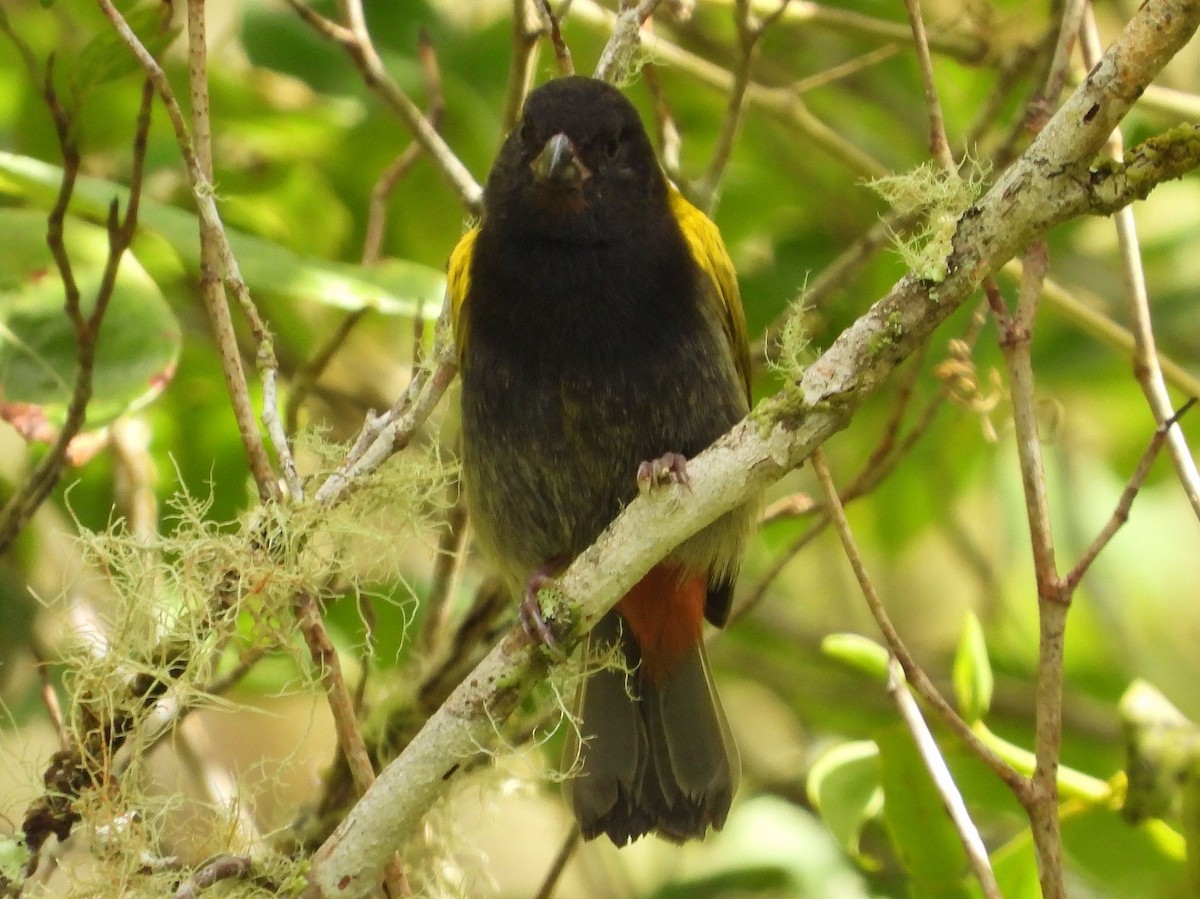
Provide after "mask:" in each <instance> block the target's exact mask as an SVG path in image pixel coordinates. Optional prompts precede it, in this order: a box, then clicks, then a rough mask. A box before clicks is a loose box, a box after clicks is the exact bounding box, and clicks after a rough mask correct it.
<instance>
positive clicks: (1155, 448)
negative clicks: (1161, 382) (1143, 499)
mask: <svg viewBox="0 0 1200 899" xmlns="http://www.w3.org/2000/svg"><path fill="white" fill-rule="evenodd" d="M1196 402H1197V400H1196V397H1192V398H1191V399H1189V400H1188V401H1187V402H1186V403H1184V404H1183V405H1182V406H1181V407H1180V408H1179V411H1178V412H1176V413H1175V414H1173V415H1172V416H1171V417H1170V418H1169V419H1167V421H1165V422H1163V423H1162V424H1161V425H1159V426H1158V428H1156V429H1155V431H1154V436H1153V437H1151V438H1150V445H1149V446H1147V447H1146V451H1145V452H1144V453H1142V458H1141V459H1140V460H1138V464H1137V468H1135V469H1134V472H1133V474H1132V475H1131V476H1130V478H1129V482H1128V483H1127V484H1126V485H1125V489H1124V490H1122V491H1121V497H1120V499H1119V500H1117V507H1116V508H1115V509H1113V513H1112V515H1111V516H1110V517H1109V519H1108V522H1107V523H1106V524H1105V525H1104V527H1103V528H1102V529H1101V530H1100V533H1099V534H1097V535H1096V538H1095V539H1094V540H1093V541H1092V542H1091V544H1090V545H1089V546H1088V548H1087V550H1086V551H1085V552H1084V553H1083V555H1082V556H1080V557H1079V561H1078V562H1076V563H1075V567H1074V568H1072V569H1071V570H1070V571H1069V572H1068V573H1067V576H1066V577H1065V578H1063V586H1064V588H1065V589H1067V590H1071V591H1073V590H1074V589H1075V588H1076V587H1077V586H1079V582H1080V581H1082V580H1083V576H1084V575H1085V574H1087V571H1088V569H1089V568H1090V567H1091V565H1092V563H1093V562H1094V561H1096V557H1097V556H1098V555H1100V552H1101V550H1103V549H1104V547H1106V546H1107V545H1108V542H1109V541H1110V540H1112V538H1113V537H1114V536H1115V535H1116V533H1117V531H1119V530H1120V529H1121V526H1122V525H1124V524H1125V522H1126V521H1128V520H1129V510H1130V509H1131V508H1132V507H1133V501H1134V499H1135V498H1136V497H1137V495H1138V491H1139V490H1141V489H1142V485H1143V484H1145V483H1146V478H1147V477H1148V476H1149V474H1150V466H1151V465H1153V464H1154V460H1155V459H1157V458H1158V454H1159V451H1160V450H1162V447H1163V444H1164V443H1165V442H1166V439H1167V434H1168V433H1169V432H1170V430H1171V428H1173V427H1174V426H1175V424H1176V423H1177V422H1178V421H1179V419H1180V418H1182V417H1183V416H1184V415H1185V414H1186V413H1187V411H1188V410H1189V409H1191V408H1192V406H1194V405H1195V404H1196Z"/></svg>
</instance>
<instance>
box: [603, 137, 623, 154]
mask: <svg viewBox="0 0 1200 899" xmlns="http://www.w3.org/2000/svg"><path fill="white" fill-rule="evenodd" d="M620 152H621V141H620V140H619V139H617V138H615V137H610V138H609V139H608V143H606V144H605V145H604V154H605V155H606V156H607V157H608V158H609V159H616V158H617V154H618V153H620Z"/></svg>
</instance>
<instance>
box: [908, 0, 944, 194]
mask: <svg viewBox="0 0 1200 899" xmlns="http://www.w3.org/2000/svg"><path fill="white" fill-rule="evenodd" d="M904 6H905V8H906V9H907V10H908V21H909V24H910V25H911V26H912V32H913V44H914V46H915V47H916V49H917V62H918V63H919V64H920V66H921V84H922V86H923V87H924V89H925V108H926V112H927V113H928V114H929V152H930V153H931V154H932V155H933V158H934V159H935V160H937V163H938V165H939V166H941V168H942V171H944V172H953V171H955V169H956V166H955V164H954V157H953V156H951V155H950V142H949V141H948V140H947V139H946V120H945V118H944V117H943V116H942V104H941V102H940V101H939V100H938V92H937V82H936V81H935V80H934V77H933V57H932V56H931V55H930V53H929V38H928V36H927V35H926V34H925V20H924V19H923V18H921V3H920V0H904Z"/></svg>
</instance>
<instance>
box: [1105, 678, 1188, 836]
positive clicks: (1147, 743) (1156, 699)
mask: <svg viewBox="0 0 1200 899" xmlns="http://www.w3.org/2000/svg"><path fill="white" fill-rule="evenodd" d="M1118 711H1119V713H1120V715H1121V731H1122V734H1123V736H1124V739H1125V757H1126V761H1125V771H1126V776H1127V777H1128V779H1129V786H1128V788H1127V790H1126V793H1125V803H1124V805H1123V807H1122V809H1121V812H1122V814H1123V815H1124V816H1125V819H1126V820H1127V821H1131V822H1139V821H1144V820H1146V819H1147V818H1161V817H1165V816H1168V815H1176V814H1178V813H1179V811H1180V803H1181V801H1183V800H1184V796H1183V793H1182V792H1181V791H1182V790H1183V787H1184V785H1185V783H1189V781H1191V780H1194V779H1195V776H1196V775H1195V773H1194V772H1195V770H1196V767H1197V763H1198V761H1200V727H1197V726H1196V725H1195V724H1194V723H1193V722H1191V721H1189V720H1188V719H1187V718H1186V717H1185V716H1184V714H1183V713H1182V712H1180V711H1179V709H1177V708H1175V706H1174V705H1172V704H1171V702H1170V701H1169V700H1168V699H1167V697H1165V696H1164V695H1163V694H1162V693H1161V692H1160V691H1159V690H1158V688H1157V687H1154V686H1153V685H1151V684H1149V683H1147V682H1146V681H1142V680H1136V681H1134V682H1133V683H1132V684H1130V686H1129V689H1128V690H1126V691H1125V695H1124V696H1122V697H1121V702H1120V704H1119V706H1118ZM1192 789H1194V788H1192ZM1185 823H1186V822H1185ZM1193 836H1196V837H1200V829H1198V830H1197V833H1196V834H1193V835H1188V844H1189V845H1191V844H1192V843H1193ZM1188 855H1189V857H1190V856H1192V855H1193V853H1191V852H1189V853H1188Z"/></svg>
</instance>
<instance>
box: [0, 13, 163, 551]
mask: <svg viewBox="0 0 1200 899" xmlns="http://www.w3.org/2000/svg"><path fill="white" fill-rule="evenodd" d="M4 21H5V22H7V19H5V20H4ZM9 34H10V36H11V37H12V38H13V40H14V41H16V42H17V46H18V47H21V46H23V42H21V41H20V40H19V39H18V38H17V37H16V35H15V33H12V32H9ZM26 49H27V48H26ZM29 62H30V63H31V64H32V65H34V67H35V73H36V63H35V62H33V61H32V55H31V54H30V59H29ZM42 96H43V99H44V100H45V102H46V106H47V108H48V109H49V110H50V115H51V119H52V120H53V123H54V130H55V134H56V136H57V137H58V142H59V147H60V150H61V152H62V154H63V180H62V182H61V184H60V185H59V190H58V196H57V197H56V199H55V202H54V206H53V207H52V208H51V210H50V214H49V216H48V218H47V225H46V243H47V245H48V246H49V248H50V253H51V255H52V256H53V258H54V261H55V265H56V266H57V269H58V273H59V276H60V277H61V279H62V283H63V293H64V309H65V312H66V315H67V318H68V319H69V320H70V322H71V326H72V329H73V331H74V337H75V379H74V383H73V384H72V387H71V398H70V400H68V402H67V409H66V415H65V417H64V420H63V423H62V426H61V427H60V428H59V431H58V434H57V436H56V437H55V440H54V443H53V444H52V445H51V447H50V449H49V451H48V452H47V453H46V454H45V455H44V456H43V457H42V459H41V460H40V461H39V462H38V464H37V465H36V466H35V467H34V469H33V471H32V472H30V474H29V476H28V477H27V478H26V479H25V481H24V483H23V484H22V485H21V488H20V489H19V490H18V491H17V492H16V493H14V494H13V495H12V496H11V497H10V498H9V500H8V502H6V503H5V504H4V506H3V508H0V555H3V554H4V552H5V551H6V550H7V549H8V547H9V546H11V545H12V542H13V541H14V540H15V539H16V537H17V535H18V534H19V533H20V532H21V529H22V528H23V527H24V526H25V524H26V523H27V522H28V521H29V519H30V518H31V517H33V514H34V512H36V511H37V510H38V508H40V507H41V505H42V503H44V502H45V501H46V499H47V498H48V497H49V496H50V493H51V492H52V491H53V489H54V487H55V485H56V484H57V483H58V481H59V478H60V477H61V476H62V473H63V471H64V470H65V468H66V465H67V461H68V459H69V454H70V448H71V441H72V440H74V438H75V437H76V436H77V435H78V434H79V433H80V431H82V430H83V427H84V424H85V423H86V421H87V408H88V404H89V403H90V402H91V398H92V389H93V375H94V371H95V366H96V351H97V347H98V344H99V341H100V329H101V326H102V325H103V323H104V317H105V315H106V314H107V312H108V307H109V302H110V300H111V299H112V294H113V291H114V289H115V288H116V281H117V273H118V270H119V269H120V265H121V260H122V258H124V255H125V251H126V250H127V249H128V248H129V245H130V244H131V243H132V242H133V236H134V232H135V231H136V229H137V214H138V203H139V201H140V197H141V193H142V183H143V176H144V172H145V158H146V133H147V132H148V131H149V129H150V97H151V94H150V91H149V88H148V87H145V86H144V87H143V89H142V97H141V105H140V106H139V110H138V118H137V125H136V127H135V130H134V139H133V164H132V171H131V175H130V183H129V200H128V202H127V204H126V206H125V212H124V215H119V214H118V209H117V204H116V201H115V200H114V201H113V202H112V204H111V205H110V206H109V209H108V219H107V222H106V228H107V232H108V254H107V256H106V258H105V262H104V270H103V272H102V274H101V278H100V284H99V286H98V287H97V288H96V295H95V299H94V301H93V303H92V308H91V311H90V312H88V313H86V314H85V313H84V311H83V306H82V297H81V295H80V291H79V286H78V284H77V282H76V280H75V273H74V267H73V266H72V264H71V260H70V256H69V254H68V253H67V248H66V244H65V242H64V238H63V233H64V226H65V223H66V217H67V210H68V206H69V204H70V200H71V196H72V194H73V193H74V190H75V180H76V177H77V176H78V173H79V167H80V164H81V158H80V154H79V147H78V144H77V143H76V140H75V134H74V128H73V124H72V122H71V121H70V120H69V118H68V116H67V112H66V110H65V109H64V108H63V106H62V104H61V103H60V101H59V97H58V93H57V91H56V90H55V88H54V78H53V70H52V67H50V66H47V68H46V71H45V73H44V75H43V79H42Z"/></svg>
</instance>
